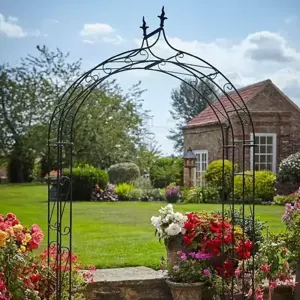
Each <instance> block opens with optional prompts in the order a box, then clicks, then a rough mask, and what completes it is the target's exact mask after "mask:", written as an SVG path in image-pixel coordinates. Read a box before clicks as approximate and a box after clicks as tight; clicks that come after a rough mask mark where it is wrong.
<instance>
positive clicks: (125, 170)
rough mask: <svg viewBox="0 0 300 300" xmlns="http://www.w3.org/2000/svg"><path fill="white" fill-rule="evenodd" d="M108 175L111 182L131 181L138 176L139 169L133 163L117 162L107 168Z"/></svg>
mask: <svg viewBox="0 0 300 300" xmlns="http://www.w3.org/2000/svg"><path fill="white" fill-rule="evenodd" d="M108 176H109V181H110V182H111V183H113V184H119V183H131V182H133V181H134V180H136V179H138V178H139V177H140V169H139V167H138V166H137V165H136V164H134V163H119V164H115V165H112V166H111V167H110V168H109V169H108Z"/></svg>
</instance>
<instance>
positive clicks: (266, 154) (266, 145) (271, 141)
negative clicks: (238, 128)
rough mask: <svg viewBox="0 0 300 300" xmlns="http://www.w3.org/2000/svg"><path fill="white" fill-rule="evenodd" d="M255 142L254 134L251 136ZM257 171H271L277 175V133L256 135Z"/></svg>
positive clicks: (255, 167) (251, 156) (251, 157)
mask: <svg viewBox="0 0 300 300" xmlns="http://www.w3.org/2000/svg"><path fill="white" fill-rule="evenodd" d="M251 140H252V141H253V134H251ZM254 143H255V145H256V147H255V166H254V169H255V170H270V171H272V172H274V173H276V156H277V151H276V150H277V135H276V133H256V134H255V141H254ZM250 162H251V163H250V164H251V169H252V170H253V148H251V155H250Z"/></svg>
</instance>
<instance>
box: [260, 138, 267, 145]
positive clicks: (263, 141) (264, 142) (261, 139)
mask: <svg viewBox="0 0 300 300" xmlns="http://www.w3.org/2000/svg"><path fill="white" fill-rule="evenodd" d="M260 144H262V145H264V144H266V137H265V136H261V137H260Z"/></svg>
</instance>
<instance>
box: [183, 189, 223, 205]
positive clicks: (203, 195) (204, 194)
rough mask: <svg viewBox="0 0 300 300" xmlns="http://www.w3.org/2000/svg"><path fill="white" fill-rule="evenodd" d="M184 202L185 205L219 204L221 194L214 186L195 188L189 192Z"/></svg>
mask: <svg viewBox="0 0 300 300" xmlns="http://www.w3.org/2000/svg"><path fill="white" fill-rule="evenodd" d="M184 200H185V203H218V202H219V200H220V193H219V190H218V189H217V188H216V187H213V186H203V187H195V188H193V189H190V190H189V191H188V193H187V195H186V198H184Z"/></svg>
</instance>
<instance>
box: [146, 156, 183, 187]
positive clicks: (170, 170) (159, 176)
mask: <svg viewBox="0 0 300 300" xmlns="http://www.w3.org/2000/svg"><path fill="white" fill-rule="evenodd" d="M150 178H151V181H152V183H153V186H154V187H155V188H164V187H166V186H167V185H168V184H170V183H171V182H175V183H176V184H177V185H179V186H182V185H183V159H182V158H174V157H160V158H158V159H156V161H155V162H154V163H153V165H152V166H151V168H150Z"/></svg>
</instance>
